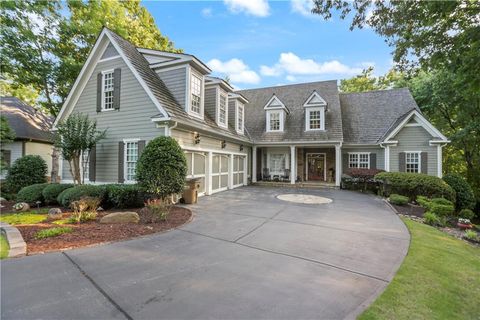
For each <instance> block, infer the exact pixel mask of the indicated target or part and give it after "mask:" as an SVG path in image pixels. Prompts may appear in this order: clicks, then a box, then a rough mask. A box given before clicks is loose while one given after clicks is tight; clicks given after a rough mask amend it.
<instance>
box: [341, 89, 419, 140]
mask: <svg viewBox="0 0 480 320" xmlns="http://www.w3.org/2000/svg"><path fill="white" fill-rule="evenodd" d="M340 103H341V105H342V122H343V138H344V142H345V143H352V144H374V143H378V142H381V141H382V138H383V137H385V136H386V135H387V134H388V132H389V131H391V130H393V129H394V128H395V127H396V126H397V125H398V124H399V123H400V122H402V120H403V119H404V117H406V116H408V114H409V113H410V112H411V111H412V110H418V111H420V110H419V108H418V106H417V104H416V102H415V100H414V99H413V97H412V95H411V94H410V91H409V90H408V89H406V88H402V89H391V90H377V91H368V92H359V93H340Z"/></svg>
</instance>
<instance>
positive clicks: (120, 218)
mask: <svg viewBox="0 0 480 320" xmlns="http://www.w3.org/2000/svg"><path fill="white" fill-rule="evenodd" d="M139 221H140V217H139V216H138V214H137V213H136V212H130V211H125V212H112V213H109V214H107V215H106V216H105V217H103V218H102V219H100V223H104V224H110V223H138V222H139Z"/></svg>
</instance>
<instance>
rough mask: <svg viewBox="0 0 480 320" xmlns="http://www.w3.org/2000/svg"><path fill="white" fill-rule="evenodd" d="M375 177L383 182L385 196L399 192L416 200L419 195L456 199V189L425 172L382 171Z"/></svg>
mask: <svg viewBox="0 0 480 320" xmlns="http://www.w3.org/2000/svg"><path fill="white" fill-rule="evenodd" d="M375 179H376V180H377V181H380V182H381V183H382V192H383V194H384V195H385V196H388V195H390V194H392V193H397V194H400V195H403V196H406V197H409V198H410V200H415V199H416V198H417V196H427V197H429V198H446V199H448V200H451V201H455V191H454V190H453V189H452V187H450V186H449V185H448V184H447V183H446V182H445V181H443V180H442V179H440V178H438V177H434V176H429V175H426V174H423V173H406V172H381V173H379V174H377V175H375Z"/></svg>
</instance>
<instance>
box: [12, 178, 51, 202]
mask: <svg viewBox="0 0 480 320" xmlns="http://www.w3.org/2000/svg"><path fill="white" fill-rule="evenodd" d="M47 186H48V183H37V184H32V185H31V186H28V187H23V188H22V189H21V190H20V191H19V192H18V194H17V201H18V202H26V203H30V204H32V203H35V202H37V201H40V202H42V203H43V202H44V198H43V194H42V192H43V190H44V189H45V188H46V187H47Z"/></svg>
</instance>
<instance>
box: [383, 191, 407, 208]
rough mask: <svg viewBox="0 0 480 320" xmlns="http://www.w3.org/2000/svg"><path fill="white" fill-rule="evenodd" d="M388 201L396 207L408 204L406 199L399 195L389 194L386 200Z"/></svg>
mask: <svg viewBox="0 0 480 320" xmlns="http://www.w3.org/2000/svg"><path fill="white" fill-rule="evenodd" d="M388 201H390V203H392V204H395V205H397V206H404V205H406V204H407V203H408V197H405V196H401V195H399V194H391V195H390V197H389V198H388Z"/></svg>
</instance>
